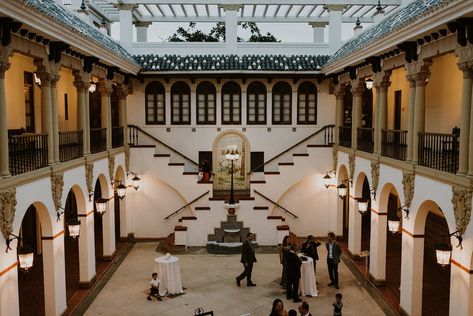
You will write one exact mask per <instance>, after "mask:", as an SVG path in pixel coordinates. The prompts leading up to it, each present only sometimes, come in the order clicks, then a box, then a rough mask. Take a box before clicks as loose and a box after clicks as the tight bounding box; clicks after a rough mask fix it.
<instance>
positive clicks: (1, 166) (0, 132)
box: [0, 47, 13, 311]
mask: <svg viewBox="0 0 473 316" xmlns="http://www.w3.org/2000/svg"><path fill="white" fill-rule="evenodd" d="M12 54H13V49H12V48H11V47H0V177H9V176H10V171H9V168H8V159H9V158H8V155H9V154H8V108H7V97H6V94H5V72H6V71H7V70H8V69H9V68H10V56H12ZM0 311H1V310H0Z"/></svg>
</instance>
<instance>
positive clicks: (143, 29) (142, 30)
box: [133, 21, 151, 42]
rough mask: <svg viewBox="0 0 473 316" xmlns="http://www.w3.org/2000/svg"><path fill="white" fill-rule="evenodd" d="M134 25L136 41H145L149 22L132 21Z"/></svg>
mask: <svg viewBox="0 0 473 316" xmlns="http://www.w3.org/2000/svg"><path fill="white" fill-rule="evenodd" d="M133 24H135V27H136V41H137V42H147V41H148V26H150V25H151V22H142V21H135V22H133Z"/></svg>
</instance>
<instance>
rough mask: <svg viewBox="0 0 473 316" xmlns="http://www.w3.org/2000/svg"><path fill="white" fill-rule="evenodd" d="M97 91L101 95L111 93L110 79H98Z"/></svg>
mask: <svg viewBox="0 0 473 316" xmlns="http://www.w3.org/2000/svg"><path fill="white" fill-rule="evenodd" d="M99 92H100V94H101V95H110V94H111V93H112V80H108V79H100V81H99Z"/></svg>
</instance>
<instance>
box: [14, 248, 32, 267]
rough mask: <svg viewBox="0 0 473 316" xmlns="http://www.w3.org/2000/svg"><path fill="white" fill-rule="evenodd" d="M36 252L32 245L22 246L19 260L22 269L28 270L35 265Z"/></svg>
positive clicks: (19, 251) (19, 250)
mask: <svg viewBox="0 0 473 316" xmlns="http://www.w3.org/2000/svg"><path fill="white" fill-rule="evenodd" d="M33 259H34V253H33V249H32V248H30V247H21V248H20V249H18V262H19V264H20V269H22V270H25V271H28V270H29V269H30V268H31V267H32V266H33Z"/></svg>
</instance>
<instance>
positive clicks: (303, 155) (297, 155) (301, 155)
mask: <svg viewBox="0 0 473 316" xmlns="http://www.w3.org/2000/svg"><path fill="white" fill-rule="evenodd" d="M292 155H293V156H294V157H309V154H292Z"/></svg>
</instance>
